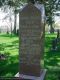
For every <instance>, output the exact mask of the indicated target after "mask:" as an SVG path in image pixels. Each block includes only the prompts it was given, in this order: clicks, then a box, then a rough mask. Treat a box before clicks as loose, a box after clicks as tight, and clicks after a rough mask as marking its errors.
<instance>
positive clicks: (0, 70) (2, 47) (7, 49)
mask: <svg viewBox="0 0 60 80" xmlns="http://www.w3.org/2000/svg"><path fill="white" fill-rule="evenodd" d="M18 42H19V41H18V37H17V36H15V35H12V37H11V35H9V34H8V35H7V34H0V54H5V56H6V59H5V60H1V59H0V76H5V77H11V76H14V75H15V74H16V73H17V72H18V69H19V67H18V66H19V61H18V60H19V57H18V55H19V54H18V48H19V47H18Z"/></svg>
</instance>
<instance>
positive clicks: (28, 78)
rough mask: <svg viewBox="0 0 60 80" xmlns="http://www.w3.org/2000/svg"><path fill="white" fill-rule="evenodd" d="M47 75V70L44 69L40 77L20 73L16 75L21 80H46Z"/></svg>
mask: <svg viewBox="0 0 60 80" xmlns="http://www.w3.org/2000/svg"><path fill="white" fill-rule="evenodd" d="M45 74H46V69H43V70H42V72H41V74H40V76H39V77H37V76H30V75H24V74H19V72H18V73H17V74H16V75H15V77H20V80H44V78H45Z"/></svg>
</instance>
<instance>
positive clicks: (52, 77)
mask: <svg viewBox="0 0 60 80" xmlns="http://www.w3.org/2000/svg"><path fill="white" fill-rule="evenodd" d="M55 38H56V34H46V35H45V55H44V65H45V68H46V69H47V74H46V80H60V77H59V76H60V75H59V74H60V43H58V44H57V48H58V49H57V51H52V50H51V48H52V40H53V39H55Z"/></svg>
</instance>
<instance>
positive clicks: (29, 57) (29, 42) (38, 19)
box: [19, 4, 44, 76]
mask: <svg viewBox="0 0 60 80" xmlns="http://www.w3.org/2000/svg"><path fill="white" fill-rule="evenodd" d="M43 23H44V22H42V12H41V10H40V9H38V8H37V7H36V6H34V5H33V4H27V5H26V6H25V7H24V8H23V9H22V10H21V12H20V16H19V25H20V29H19V36H20V38H19V39H20V47H19V52H20V74H26V75H33V76H40V71H41V65H40V60H41V58H42V56H43V50H44V45H43V44H44V40H43V39H44V24H43Z"/></svg>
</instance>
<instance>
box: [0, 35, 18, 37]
mask: <svg viewBox="0 0 60 80" xmlns="http://www.w3.org/2000/svg"><path fill="white" fill-rule="evenodd" d="M0 37H17V35H15V34H12V35H11V34H0Z"/></svg>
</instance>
